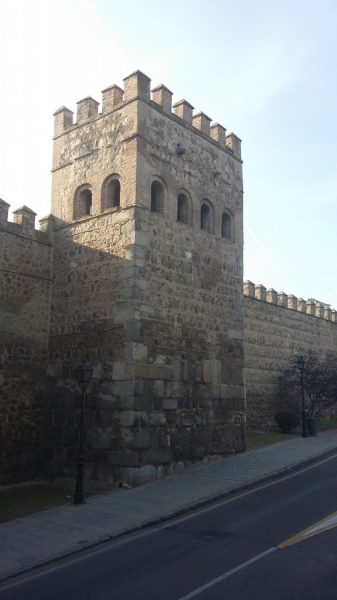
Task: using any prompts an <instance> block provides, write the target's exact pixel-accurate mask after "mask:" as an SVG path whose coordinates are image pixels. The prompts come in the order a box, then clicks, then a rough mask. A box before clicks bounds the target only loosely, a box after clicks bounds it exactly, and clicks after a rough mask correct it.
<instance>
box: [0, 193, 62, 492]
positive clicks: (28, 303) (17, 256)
mask: <svg viewBox="0 0 337 600" xmlns="http://www.w3.org/2000/svg"><path fill="white" fill-rule="evenodd" d="M5 209H6V210H5ZM0 214H1V220H0V413H1V419H0V440H1V442H0V483H7V482H12V481H18V480H25V479H32V478H34V477H36V476H41V474H43V473H44V472H45V463H44V459H47V455H48V448H47V446H48V442H47V440H48V436H49V430H48V426H49V425H50V424H51V420H50V418H49V417H50V415H48V413H47V411H46V406H45V403H44V400H43V395H44V390H45V387H44V386H45V382H46V366H47V362H48V335H49V316H50V286H51V258H52V247H51V244H50V242H49V241H48V237H47V235H46V234H43V233H42V232H39V231H36V230H35V229H34V220H35V214H34V213H33V212H32V211H30V209H28V208H27V207H22V208H21V209H18V210H17V211H15V212H14V220H15V222H14V223H10V222H8V221H7V215H8V205H7V204H6V203H5V202H4V201H2V200H0Z"/></svg>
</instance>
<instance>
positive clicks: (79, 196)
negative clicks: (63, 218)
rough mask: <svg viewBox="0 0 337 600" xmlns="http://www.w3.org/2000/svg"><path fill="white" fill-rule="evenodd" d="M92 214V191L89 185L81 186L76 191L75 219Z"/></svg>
mask: <svg viewBox="0 0 337 600" xmlns="http://www.w3.org/2000/svg"><path fill="white" fill-rule="evenodd" d="M91 214H92V193H91V190H90V188H89V187H81V188H78V190H77V191H76V193H75V200H74V219H79V218H80V217H86V216H89V215H91Z"/></svg>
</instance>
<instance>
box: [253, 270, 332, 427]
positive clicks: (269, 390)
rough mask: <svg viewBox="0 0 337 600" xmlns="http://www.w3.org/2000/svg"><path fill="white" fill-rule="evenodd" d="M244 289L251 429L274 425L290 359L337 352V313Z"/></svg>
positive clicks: (284, 296)
mask: <svg viewBox="0 0 337 600" xmlns="http://www.w3.org/2000/svg"><path fill="white" fill-rule="evenodd" d="M243 290H244V340H245V378H246V394H247V426H248V427H249V428H251V429H254V428H259V427H269V426H274V425H275V422H274V413H275V392H276V389H277V381H278V377H279V375H280V373H281V371H282V370H284V369H285V368H287V367H288V366H289V362H290V360H291V359H292V357H293V356H295V355H298V354H305V353H306V352H308V351H309V350H315V351H316V352H318V353H322V354H325V353H326V352H328V351H334V352H337V322H336V311H335V310H331V309H330V307H329V306H328V305H324V304H322V303H320V302H317V301H314V300H309V301H305V300H303V298H296V297H295V296H293V295H287V294H284V293H283V292H280V293H277V292H276V291H275V290H273V289H269V290H266V288H265V287H264V286H262V285H256V286H255V285H254V284H253V283H251V282H249V281H247V282H245V283H244V286H243Z"/></svg>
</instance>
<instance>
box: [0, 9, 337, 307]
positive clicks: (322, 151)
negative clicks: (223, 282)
mask: <svg viewBox="0 0 337 600" xmlns="http://www.w3.org/2000/svg"><path fill="white" fill-rule="evenodd" d="M336 32H337V2H336V0H315V1H314V0H306V1H304V0H293V1H289V0H288V1H287V0H236V1H235V2H233V0H231V1H229V0H209V1H208V2H204V1H203V2H201V1H200V0H197V1H193V2H191V1H188V0H185V1H184V0H180V1H177V0H171V2H169V3H168V2H164V1H163V0H156V1H155V0H143V1H142V2H139V1H138V2H137V1H136V0H123V1H122V2H121V1H120V0H119V1H117V0H116V1H114V0H57V1H54V0H49V1H48V2H46V1H45V0H30V2H26V1H25V0H0V49H1V63H0V64H1V81H2V86H1V87H2V94H1V97H0V197H2V198H4V199H5V200H6V201H7V202H9V203H10V204H11V205H12V208H17V207H18V206H20V205H22V204H27V205H28V206H30V207H32V208H33V209H34V210H35V211H36V212H37V213H38V216H39V217H42V216H44V215H46V214H48V213H49V212H50V165H51V136H52V126H53V123H52V112H53V111H54V110H55V109H56V108H58V107H59V106H60V105H62V104H65V105H66V106H68V107H69V108H71V109H72V110H75V107H76V102H77V101H78V100H79V99H81V98H83V97H84V96H87V95H92V96H93V97H94V98H96V99H98V100H100V91H101V90H102V89H104V88H105V87H107V86H108V85H109V84H111V83H117V84H119V85H122V79H123V77H125V76H126V75H128V74H129V73H131V72H132V71H133V70H135V69H136V68H139V69H141V70H142V71H144V72H145V73H146V74H147V75H149V77H151V79H152V84H153V86H154V85H157V84H159V83H164V84H166V85H167V86H168V87H169V88H170V89H171V90H172V91H173V92H174V100H178V99H180V98H182V97H184V98H186V99H187V100H189V101H190V102H191V103H192V104H193V106H195V110H196V111H199V110H202V111H204V112H205V113H206V114H208V115H209V116H210V117H211V118H212V119H214V120H215V121H219V122H220V123H222V124H223V125H224V126H225V127H226V128H227V129H228V130H229V131H234V132H235V133H236V134H237V135H239V137H241V138H242V153H243V160H244V189H245V196H244V206H245V278H248V279H250V280H252V281H254V282H255V283H263V284H264V285H266V286H267V287H274V288H275V289H276V290H278V291H281V290H282V291H284V292H286V293H293V294H295V295H297V296H302V297H304V298H308V297H311V296H313V297H315V298H317V299H320V300H322V301H325V302H328V303H331V305H332V306H333V307H335V308H337V260H336V259H337V253H336V242H335V231H336V226H337V119H336V110H337V83H336V81H337V77H336V75H337V35H336Z"/></svg>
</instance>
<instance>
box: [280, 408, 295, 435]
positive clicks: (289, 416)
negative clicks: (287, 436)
mask: <svg viewBox="0 0 337 600" xmlns="http://www.w3.org/2000/svg"><path fill="white" fill-rule="evenodd" d="M275 421H276V423H277V424H278V426H279V428H280V429H281V431H282V433H290V432H291V430H292V429H296V427H297V426H298V425H299V422H300V420H299V417H298V414H297V413H296V412H295V411H294V410H278V411H277V413H275Z"/></svg>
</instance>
